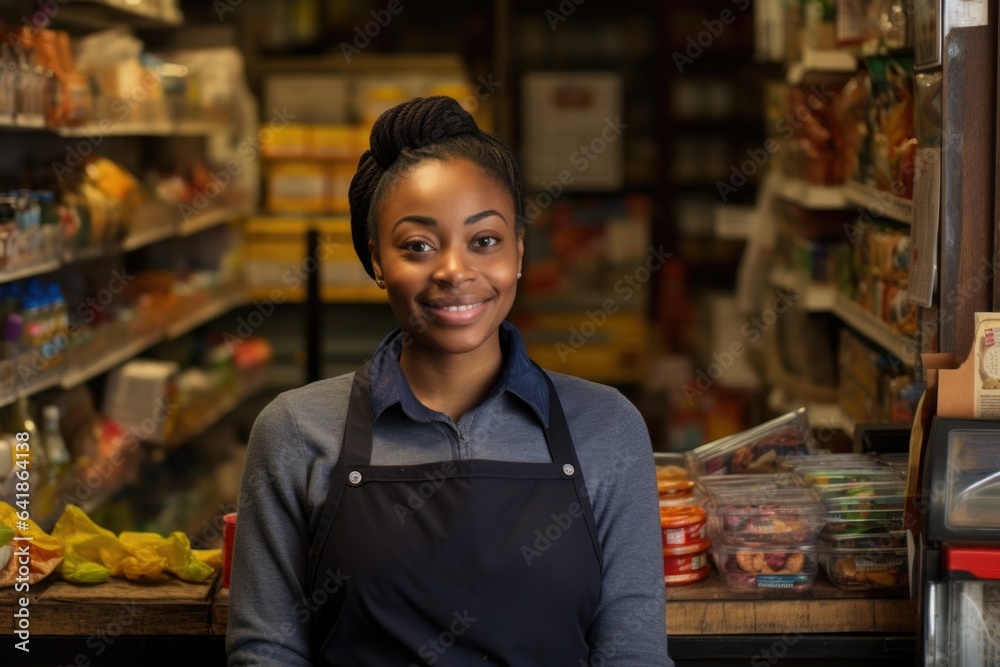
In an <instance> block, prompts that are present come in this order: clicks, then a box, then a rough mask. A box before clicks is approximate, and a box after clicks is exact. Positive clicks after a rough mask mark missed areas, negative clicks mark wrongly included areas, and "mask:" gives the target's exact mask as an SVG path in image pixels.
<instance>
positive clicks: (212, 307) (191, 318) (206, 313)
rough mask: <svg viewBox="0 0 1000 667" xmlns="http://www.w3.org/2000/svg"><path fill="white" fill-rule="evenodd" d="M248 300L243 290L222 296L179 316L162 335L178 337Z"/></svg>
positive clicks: (168, 337) (169, 337)
mask: <svg viewBox="0 0 1000 667" xmlns="http://www.w3.org/2000/svg"><path fill="white" fill-rule="evenodd" d="M248 302H249V300H248V299H247V293H246V292H245V291H242V290H241V291H239V292H234V293H233V294H230V295H228V296H225V297H222V298H220V299H218V300H216V301H213V302H211V303H209V304H207V305H205V306H203V307H201V308H199V309H197V310H195V311H194V312H193V313H190V314H189V315H187V316H185V317H183V318H181V319H180V320H178V321H177V322H175V323H174V324H172V325H170V326H169V327H167V330H166V332H164V336H165V337H166V338H167V339H171V338H178V337H180V336H183V335H184V334H186V333H188V332H189V331H193V330H194V329H197V328H198V327H200V326H201V325H203V324H207V323H208V322H211V321H212V320H214V319H215V318H217V317H219V316H220V315H222V314H224V313H226V312H228V311H230V310H233V309H234V308H238V307H239V306H242V305H245V304H247V303H248Z"/></svg>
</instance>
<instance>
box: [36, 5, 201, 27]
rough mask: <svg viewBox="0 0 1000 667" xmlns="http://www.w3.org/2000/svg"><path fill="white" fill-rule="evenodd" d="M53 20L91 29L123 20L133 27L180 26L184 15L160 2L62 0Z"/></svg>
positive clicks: (117, 23)
mask: <svg viewBox="0 0 1000 667" xmlns="http://www.w3.org/2000/svg"><path fill="white" fill-rule="evenodd" d="M52 22H53V24H54V25H56V26H72V27H76V28H85V29H91V30H100V29H104V28H111V27H113V26H116V25H120V24H122V23H125V24H127V25H129V26H130V27H132V28H177V27H179V26H181V25H183V23H184V16H183V15H182V14H181V12H180V10H177V11H175V12H169V13H168V12H164V11H162V10H161V9H160V7H159V5H158V4H154V3H152V2H140V1H139V0H72V2H69V1H68V0H60V2H59V6H58V8H57V11H55V12H54V13H53V14H52Z"/></svg>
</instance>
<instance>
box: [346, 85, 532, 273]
mask: <svg viewBox="0 0 1000 667" xmlns="http://www.w3.org/2000/svg"><path fill="white" fill-rule="evenodd" d="M370 143H371V148H370V149H369V150H366V151H365V152H364V154H362V156H361V160H360V161H359V162H358V171H357V172H356V173H355V174H354V178H352V179H351V187H350V190H348V195H347V196H348V200H349V202H350V206H351V236H352V238H353V240H354V250H355V252H357V253H358V258H359V259H360V260H361V263H362V264H363V265H364V267H365V271H367V272H368V275H370V276H371V277H372V278H374V277H375V270H374V269H373V268H372V260H371V251H370V250H369V247H368V242H369V241H376V239H377V234H376V227H375V214H376V212H377V211H378V206H379V202H380V201H381V200H382V198H383V197H384V196H385V195H386V194H387V193H388V192H390V191H391V190H392V187H393V185H394V184H395V183H396V182H397V181H398V180H399V179H400V177H402V176H403V175H404V174H405V173H406V172H407V171H409V169H411V168H412V167H414V166H415V165H417V164H419V163H420V162H422V161H424V160H428V159H436V160H447V159H452V158H464V159H466V160H469V161H470V162H473V163H475V164H477V165H479V166H480V167H482V168H483V169H484V170H486V173H488V174H490V175H491V176H493V177H494V178H495V179H497V181H499V182H500V183H501V184H502V185H504V186H505V187H506V188H507V189H508V190H509V191H510V196H511V198H513V200H514V212H515V216H514V220H515V227H516V228H517V229H518V230H520V229H521V228H522V227H523V226H524V219H523V216H522V208H523V206H522V201H521V172H520V169H518V166H517V162H516V160H515V159H514V152H513V151H512V150H511V149H510V147H509V146H508V145H507V144H505V143H504V142H503V141H502V140H501V139H500V138H499V137H497V136H496V135H494V134H490V133H489V132H484V131H482V130H480V129H479V126H478V125H476V121H475V120H473V118H472V116H471V115H470V114H469V112H467V111H466V110H465V109H463V108H462V107H461V105H460V104H459V103H458V102H456V101H455V100H453V99H452V98H450V97H443V96H435V97H417V98H415V99H412V100H410V101H409V102H404V103H402V104H399V105H397V106H394V107H393V108H391V109H389V110H388V111H386V112H385V113H383V114H382V115H381V116H379V117H378V120H376V121H375V125H374V126H373V127H372V132H371V140H370Z"/></svg>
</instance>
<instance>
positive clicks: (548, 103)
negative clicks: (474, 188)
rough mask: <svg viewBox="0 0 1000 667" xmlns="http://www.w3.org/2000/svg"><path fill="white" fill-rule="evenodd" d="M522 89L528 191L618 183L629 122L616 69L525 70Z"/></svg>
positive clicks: (617, 186) (596, 187)
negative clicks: (625, 121)
mask: <svg viewBox="0 0 1000 667" xmlns="http://www.w3.org/2000/svg"><path fill="white" fill-rule="evenodd" d="M522 93H523V97H522V109H521V112H522V117H523V121H524V122H523V125H522V128H523V129H522V136H521V139H522V144H521V150H522V156H523V161H522V163H523V168H524V188H525V190H526V191H527V192H539V191H542V190H548V191H549V192H550V193H552V192H555V191H562V190H575V191H592V192H604V191H609V190H611V191H613V190H618V189H620V188H621V187H622V184H623V181H624V174H625V168H624V154H625V153H624V150H623V146H624V144H625V137H624V136H623V135H624V133H625V132H626V131H627V129H628V125H627V124H626V123H624V122H623V119H622V79H621V76H620V75H619V74H618V73H617V72H529V73H527V74H525V76H524V78H523V79H522ZM553 196H555V195H553Z"/></svg>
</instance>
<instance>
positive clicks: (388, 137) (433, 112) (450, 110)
mask: <svg viewBox="0 0 1000 667" xmlns="http://www.w3.org/2000/svg"><path fill="white" fill-rule="evenodd" d="M479 131H480V130H479V126H478V125H476V121H475V120H474V119H473V118H472V115H471V114H469V112H468V111H466V110H465V109H463V108H462V105H460V104H459V103H458V102H456V101H455V100H453V99H452V98H450V97H444V96H435V97H417V98H414V99H413V100H410V101H409V102H408V103H406V104H400V105H397V106H394V107H393V108H391V109H389V110H387V111H385V112H384V113H383V114H382V115H381V116H379V117H378V120H376V121H375V125H374V126H373V127H372V132H371V151H372V156H373V157H374V158H375V161H376V162H377V163H378V165H379V166H380V167H382V169H388V168H389V165H391V164H392V163H393V162H395V161H396V158H397V157H399V154H400V153H401V152H402V151H403V149H404V148H419V147H421V146H427V145H430V144H436V143H440V142H442V141H445V140H446V139H450V138H451V137H456V136H458V135H462V134H477V133H478V132H479Z"/></svg>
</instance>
